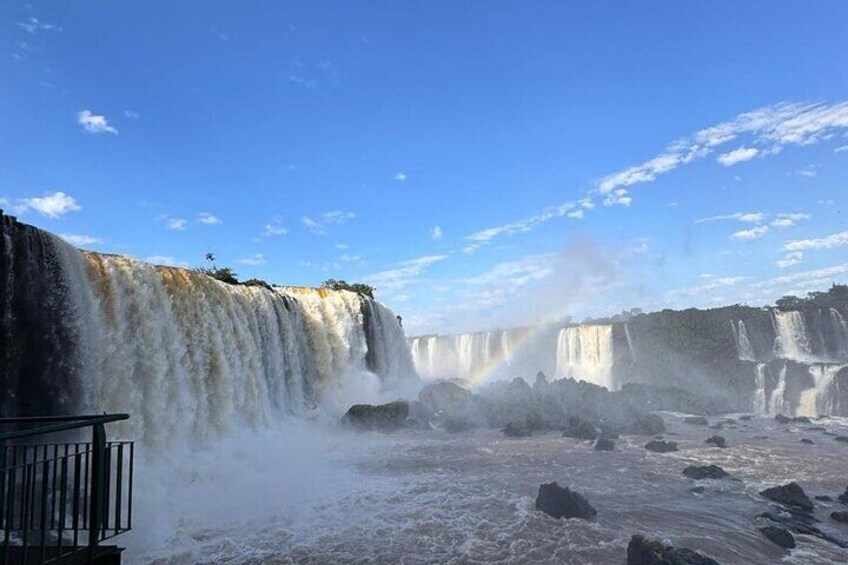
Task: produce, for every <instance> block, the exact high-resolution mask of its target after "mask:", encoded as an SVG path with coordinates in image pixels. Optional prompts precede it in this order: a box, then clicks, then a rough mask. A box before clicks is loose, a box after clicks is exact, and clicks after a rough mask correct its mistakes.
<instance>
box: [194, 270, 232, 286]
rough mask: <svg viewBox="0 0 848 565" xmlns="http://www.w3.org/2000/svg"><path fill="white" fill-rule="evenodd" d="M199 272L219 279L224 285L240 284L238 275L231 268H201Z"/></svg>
mask: <svg viewBox="0 0 848 565" xmlns="http://www.w3.org/2000/svg"><path fill="white" fill-rule="evenodd" d="M198 271H200V272H201V273H203V274H205V275H208V276H210V277H212V278H213V279H218V280H219V281H221V282H223V283H227V284H239V280H238V275H237V274H236V273H234V272H233V270H232V269H231V268H229V267H211V268H203V267H201V268H200V269H198Z"/></svg>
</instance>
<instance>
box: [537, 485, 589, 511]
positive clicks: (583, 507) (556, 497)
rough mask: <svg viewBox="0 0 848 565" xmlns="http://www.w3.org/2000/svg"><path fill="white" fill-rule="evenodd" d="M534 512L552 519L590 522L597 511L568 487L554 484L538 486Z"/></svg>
mask: <svg viewBox="0 0 848 565" xmlns="http://www.w3.org/2000/svg"><path fill="white" fill-rule="evenodd" d="M536 510H541V511H542V512H544V513H545V514H547V515H549V516H553V517H554V518H580V519H583V520H591V519H592V518H594V517H595V516H596V515H597V511H596V510H595V509H594V508H592V505H591V504H589V501H588V500H586V499H585V498H584V497H583V495H581V494H580V493H577V492H574V491H573V490H571V489H569V488H568V487H561V486H559V485H558V484H557V483H555V482H554V483H547V484H543V485H539V494H538V495H537V496H536Z"/></svg>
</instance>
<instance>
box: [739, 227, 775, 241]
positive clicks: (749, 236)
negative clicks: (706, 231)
mask: <svg viewBox="0 0 848 565" xmlns="http://www.w3.org/2000/svg"><path fill="white" fill-rule="evenodd" d="M768 231H769V229H768V226H758V227H756V228H751V229H749V230H741V231H738V232H735V233H733V234H732V235H731V236H730V237H731V238H733V239H741V240H744V241H751V240H753V239H759V238H761V237H763V236H764V235H765V234H766V233H768Z"/></svg>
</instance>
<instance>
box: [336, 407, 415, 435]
mask: <svg viewBox="0 0 848 565" xmlns="http://www.w3.org/2000/svg"><path fill="white" fill-rule="evenodd" d="M408 417H409V403H408V402H406V401H405V400H395V401H394V402H389V403H388V404H379V405H373V404H356V405H354V406H351V407H350V408H349V409H348V411H347V413H346V414H345V415H344V417H343V418H342V423H344V424H346V425H349V426H353V427H355V428H357V429H360V430H375V431H380V432H393V431H396V430H399V429H401V428H404V427H406V420H407V418H408Z"/></svg>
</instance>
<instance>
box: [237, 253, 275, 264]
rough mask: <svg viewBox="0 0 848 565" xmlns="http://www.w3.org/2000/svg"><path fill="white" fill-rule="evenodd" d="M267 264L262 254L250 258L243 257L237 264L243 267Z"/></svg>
mask: <svg viewBox="0 0 848 565" xmlns="http://www.w3.org/2000/svg"><path fill="white" fill-rule="evenodd" d="M267 262H268V261H267V260H266V259H265V256H264V255H263V254H262V253H255V254H253V255H251V256H250V257H245V258H244V259H240V260H239V263H242V264H244V265H264V264H265V263H267Z"/></svg>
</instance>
